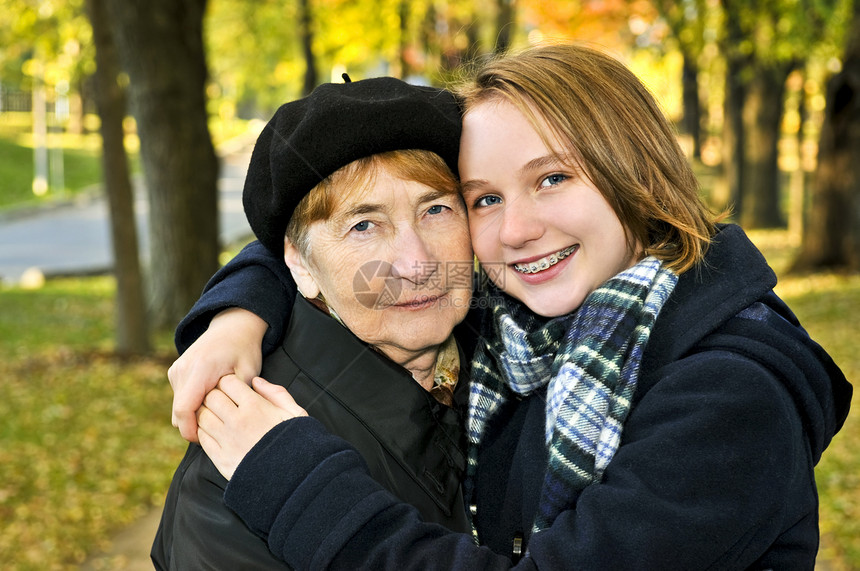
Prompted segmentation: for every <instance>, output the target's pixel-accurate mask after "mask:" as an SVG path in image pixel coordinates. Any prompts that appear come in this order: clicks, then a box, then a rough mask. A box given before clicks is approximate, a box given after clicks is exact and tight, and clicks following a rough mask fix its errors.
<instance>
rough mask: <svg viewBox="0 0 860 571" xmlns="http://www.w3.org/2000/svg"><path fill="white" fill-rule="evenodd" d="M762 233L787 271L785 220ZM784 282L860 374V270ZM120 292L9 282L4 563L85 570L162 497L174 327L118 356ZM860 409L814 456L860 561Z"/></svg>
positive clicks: (0, 472) (101, 282)
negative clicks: (131, 355)
mask: <svg viewBox="0 0 860 571" xmlns="http://www.w3.org/2000/svg"><path fill="white" fill-rule="evenodd" d="M752 238H753V240H754V241H755V242H756V243H757V244H758V245H759V246H760V247H761V248H762V250H763V251H764V253H765V255H766V256H767V257H768V259H769V260H770V261H771V263H772V264H773V265H774V267H775V269H776V270H777V271H778V272H782V270H783V269H784V268H785V267H786V265H787V263H788V261H789V260H790V259H791V255H792V253H793V251H794V245H793V244H792V243H791V242H790V241H789V240H788V239H787V235H786V233H785V232H757V233H752ZM778 292H779V294H780V295H781V296H782V297H783V298H784V299H785V300H786V301H787V302H788V303H789V304H790V305H791V306H792V308H793V309H794V310H795V312H796V313H797V315H798V316H799V317H800V319H801V321H802V322H803V324H804V326H805V327H806V328H807V330H809V332H810V334H811V335H812V336H813V338H815V339H816V340H817V341H818V342H819V343H821V344H822V345H823V346H824V347H825V348H826V349H827V350H828V351H829V352H830V354H831V355H832V356H833V358H834V359H835V360H836V362H837V363H838V364H839V365H840V366H841V367H842V369H843V371H844V372H845V374H846V376H848V378H849V380H852V381H855V384H856V381H857V380H858V379H860V352H858V351H857V350H856V345H857V343H858V341H860V336H858V332H857V328H856V317H857V315H860V275H839V274H813V275H811V276H801V277H798V276H782V277H781V279H780V285H779V286H778ZM113 294H114V282H113V280H112V279H110V278H106V277H99V278H85V279H64V280H49V281H48V282H47V284H46V285H45V287H44V288H42V289H39V290H22V289H19V288H7V289H0V356H2V358H0V378H2V379H3V380H2V381H0V386H2V389H3V398H2V399H0V442H2V445H0V561H2V562H3V564H2V566H3V568H4V569H10V570H15V571H24V570H36V569H38V570H43V569H61V570H64V569H76V568H77V566H78V564H79V563H80V562H82V561H83V560H84V559H85V558H86V557H87V555H93V554H96V553H97V552H99V551H100V550H101V549H104V548H105V547H106V546H107V542H109V541H110V539H111V537H112V535H113V534H114V533H115V532H116V531H117V530H118V529H120V528H121V527H122V526H124V525H125V524H128V523H130V522H132V521H134V520H135V519H136V518H137V517H139V516H141V515H142V514H143V513H145V512H146V511H147V510H148V509H150V508H151V507H152V506H157V505H159V504H160V503H161V502H162V501H163V497H164V493H165V491H166V489H167V486H168V484H169V481H170V478H171V476H172V474H173V471H174V469H175V467H176V465H177V464H178V462H179V460H180V458H181V455H182V453H183V451H184V449H185V443H184V442H183V441H182V440H181V438H180V437H179V435H178V433H177V432H176V430H175V429H174V428H173V427H172V426H171V425H170V405H171V398H172V393H171V390H170V387H169V384H168V382H167V378H166V370H167V366H168V365H169V363H170V362H171V361H172V358H173V350H172V346H171V341H170V338H169V335H163V336H161V337H160V338H159V339H157V340H156V341H157V343H156V344H157V347H158V355H157V356H156V357H152V358H146V359H134V360H119V359H117V358H115V357H114V356H112V355H111V352H110V351H111V348H112V347H113ZM857 401H858V398H857V397H855V404H856V403H857ZM859 419H860V411H858V410H857V408H855V409H854V410H853V412H852V413H851V415H850V416H849V418H848V421H847V422H846V424H845V427H844V428H843V430H842V431H841V432H840V434H838V435H837V436H836V438H835V439H834V440H833V443H832V445H831V447H830V448H829V449H828V450H827V451H826V452H825V454H824V458H823V459H822V461H821V463H820V464H819V466H818V468H817V469H816V475H817V479H818V485H819V493H820V498H821V529H822V548H821V552H820V555H819V559H820V560H826V561H827V563H828V567H827V568H828V569H830V570H850V569H860V449H859V448H858V447H857V446H854V445H853V443H854V442H857V441H858V439H860V420H859Z"/></svg>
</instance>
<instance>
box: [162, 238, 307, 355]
mask: <svg viewBox="0 0 860 571" xmlns="http://www.w3.org/2000/svg"><path fill="white" fill-rule="evenodd" d="M295 297H296V285H295V282H293V279H292V276H290V272H289V270H288V269H287V266H286V264H285V263H284V259H283V257H279V256H276V255H275V254H273V253H272V252H270V251H269V250H267V249H266V248H265V247H263V245H262V244H260V243H259V242H257V241H254V242H251V243H250V244H248V245H247V246H245V248H243V249H242V251H241V252H239V253H238V254H237V255H236V257H235V258H233V259H232V260H230V262H228V263H227V265H225V266H224V267H223V268H221V269H220V270H218V272H216V273H215V275H214V276H212V278H211V279H210V280H209V283H207V284H206V287H205V288H204V289H203V294H202V295H201V296H200V299H199V300H197V303H195V304H194V307H192V308H191V311H189V312H188V315H186V316H185V318H184V319H183V320H182V321H181V322H180V323H179V325H178V326H177V328H176V335H175V342H176V348H177V350H178V351H179V353H180V354H182V353H183V352H184V351H185V350H186V349H188V347H189V346H191V344H192V343H194V341H195V340H196V339H197V338H198V337H200V335H202V334H203V332H204V331H206V329H207V328H208V327H209V322H210V321H211V320H212V318H213V317H214V316H215V315H216V314H218V313H219V312H221V311H223V310H225V309H227V308H230V307H241V308H243V309H247V310H248V311H250V312H251V313H254V314H256V315H258V316H259V317H260V318H262V319H263V320H264V321H265V322H266V323H267V324H268V325H269V329H268V330H267V332H266V336H265V338H264V339H263V353H264V354H268V353H270V352H271V351H272V350H273V349H274V348H275V347H277V345H278V343H279V342H280V339H281V337H282V336H283V323H284V317H285V316H288V315H289V313H290V311H291V310H292V307H293V302H294V301H295Z"/></svg>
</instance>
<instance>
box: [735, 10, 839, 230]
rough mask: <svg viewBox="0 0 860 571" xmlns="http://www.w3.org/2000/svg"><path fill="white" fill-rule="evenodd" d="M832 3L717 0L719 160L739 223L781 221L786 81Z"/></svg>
mask: <svg viewBox="0 0 860 571" xmlns="http://www.w3.org/2000/svg"><path fill="white" fill-rule="evenodd" d="M836 4H837V0H822V1H817V2H811V1H795V0H779V1H773V2H756V3H751V2H744V1H742V0H720V5H721V6H722V9H723V16H724V21H725V24H724V35H723V41H722V51H723V54H724V55H725V58H726V106H725V114H726V117H725V129H726V130H725V134H726V135H727V137H728V144H727V145H726V148H727V151H728V152H727V153H725V156H724V161H726V162H727V163H728V164H727V168H728V172H729V178H730V180H729V181H728V182H729V186H730V187H731V195H732V197H733V199H734V200H733V201H734V210H735V214H736V216H737V218H738V220H739V221H740V222H741V224H743V225H744V226H747V227H774V226H781V225H782V224H783V217H782V214H781V210H780V205H779V203H780V184H779V169H778V154H779V153H778V145H779V139H780V128H781V124H782V118H783V110H784V101H783V100H784V96H785V84H786V79H787V78H788V76H789V74H790V73H791V72H792V71H793V70H795V69H798V68H800V67H801V66H802V65H803V64H804V62H805V60H806V58H807V57H808V55H809V53H810V48H811V46H814V45H816V44H817V43H818V42H820V41H821V39H822V38H823V37H824V35H825V34H826V33H827V31H828V30H827V24H828V22H829V21H830V18H831V16H832V14H833V11H834V8H835V6H836Z"/></svg>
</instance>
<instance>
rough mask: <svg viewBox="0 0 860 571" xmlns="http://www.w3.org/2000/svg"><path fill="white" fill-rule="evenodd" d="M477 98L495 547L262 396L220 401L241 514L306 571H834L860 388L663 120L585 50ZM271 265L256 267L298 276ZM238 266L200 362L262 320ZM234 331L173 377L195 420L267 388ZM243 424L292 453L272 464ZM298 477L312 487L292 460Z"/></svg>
mask: <svg viewBox="0 0 860 571" xmlns="http://www.w3.org/2000/svg"><path fill="white" fill-rule="evenodd" d="M460 94H461V97H462V100H463V108H464V119H463V134H462V139H461V146H460V162H459V167H460V173H459V174H460V177H461V181H462V185H463V196H464V199H465V201H466V206H467V208H468V212H469V224H470V231H471V236H472V244H473V247H474V251H475V254H476V256H477V257H478V259H479V261H480V262H481V264H482V266H483V267H484V268H485V270H486V275H487V276H488V277H489V279H490V280H491V282H492V286H491V287H488V288H485V289H483V291H478V292H476V296H477V299H478V305H479V306H481V307H486V306H488V307H490V308H491V309H490V310H489V311H486V312H485V315H484V320H483V329H482V330H481V332H480V335H481V339H480V340H479V343H478V349H477V350H476V353H475V355H474V357H473V362H472V367H473V371H472V380H471V397H470V403H469V421H468V426H467V430H468V434H469V439H470V458H469V466H468V478H467V482H466V496H467V500H468V503H469V504H470V511H471V515H472V523H473V527H474V531H475V533H474V537H472V536H469V535H465V534H457V533H453V532H448V531H446V530H444V529H442V528H441V527H439V526H436V525H433V524H428V523H424V522H422V521H421V520H420V518H419V517H418V515H417V513H416V512H415V510H414V509H412V508H410V507H409V506H407V505H405V504H403V503H401V502H398V501H397V500H396V499H395V498H394V497H393V496H391V495H389V494H387V493H385V492H384V490H382V489H381V488H380V487H379V486H378V485H377V484H375V483H374V482H373V480H372V479H371V478H370V477H369V476H368V475H367V473H366V469H365V468H364V466H362V464H361V462H360V461H359V460H358V457H357V454H356V453H355V452H354V451H353V450H352V449H351V448H350V447H349V446H348V445H347V444H346V443H345V442H343V441H342V440H340V439H337V438H335V437H333V436H331V435H330V434H327V433H326V432H325V430H324V429H322V427H321V426H320V425H319V423H317V422H316V421H315V420H314V419H312V418H309V417H303V416H302V414H301V413H302V411H301V410H297V407H296V406H295V403H293V402H292V400H291V398H290V396H289V395H288V394H287V393H286V392H285V391H282V390H278V389H276V388H273V387H270V386H267V385H266V384H265V383H264V382H261V381H259V380H257V381H255V387H257V388H258V390H259V391H260V392H261V393H262V395H263V396H259V395H256V394H254V393H253V391H252V390H251V389H250V388H248V387H245V386H244V385H241V384H239V385H238V386H237V385H236V384H231V385H230V386H229V387H227V386H224V387H222V389H223V392H225V393H226V394H227V396H229V397H231V399H232V402H230V401H227V399H223V398H219V399H211V400H210V399H209V398H208V397H207V400H206V401H205V402H204V406H203V407H202V408H201V413H200V414H199V419H200V423H201V428H202V429H204V430H205V433H206V434H210V435H212V436H213V438H214V441H212V442H209V443H208V444H207V443H206V442H204V443H203V445H204V448H205V449H206V450H207V452H210V454H211V455H212V456H213V461H214V462H215V464H216V466H217V465H219V463H223V464H224V465H225V466H230V465H235V462H236V461H238V458H242V457H244V459H243V460H241V463H240V464H239V466H238V468H237V469H236V471H235V473H233V475H232V479H231V481H230V483H229V485H228V487H227V490H226V492H225V501H226V503H227V504H228V506H229V507H231V508H232V509H233V510H234V511H235V512H236V513H237V514H238V515H239V516H240V517H242V518H243V519H244V520H245V522H246V523H247V524H248V525H249V526H250V527H251V528H252V529H254V530H255V531H257V533H260V534H262V535H264V536H265V537H267V540H268V543H269V548H270V549H271V550H272V552H273V553H274V554H275V555H276V556H279V557H281V558H283V559H284V560H285V561H286V562H287V563H288V564H290V565H291V566H293V567H296V568H322V567H336V568H347V567H349V568H374V569H376V568H391V569H395V568H396V569H401V568H404V567H407V566H409V567H414V568H439V569H461V568H467V567H469V568H475V569H478V568H480V569H483V568H507V567H509V566H511V565H516V566H517V567H522V568H529V569H535V568H542V569H559V568H577V569H583V568H594V569H616V568H617V569H629V568H637V569H682V568H683V569H687V568H713V569H746V568H757V569H768V568H772V569H811V568H812V567H813V565H814V561H815V555H816V552H817V548H818V522H817V514H818V502H817V495H816V487H815V481H814V475H813V467H814V466H815V464H816V463H817V462H818V460H819V458H820V456H821V453H822V452H823V450H824V449H825V448H826V446H827V445H828V443H829V442H830V439H831V438H832V436H833V435H834V433H835V432H836V431H837V430H838V429H839V428H840V426H841V424H842V422H843V421H844V419H845V416H846V415H847V413H848V406H849V403H850V396H851V386H850V385H849V384H848V383H847V381H846V380H845V378H844V376H843V375H842V373H841V371H839V369H838V367H836V365H835V364H834V363H833V362H832V360H831V359H830V358H829V357H828V356H827V354H826V353H825V352H824V351H823V350H822V349H821V347H820V346H818V345H817V344H816V343H815V342H813V341H812V340H810V339H809V337H808V336H807V334H806V333H805V331H804V330H803V329H802V328H801V326H800V325H799V323H798V322H797V319H796V318H795V316H794V315H793V314H792V313H791V311H790V310H789V309H788V307H786V306H785V304H784V303H783V302H782V301H781V300H780V299H779V298H777V296H776V295H775V294H774V293H773V287H774V285H775V284H776V278H775V276H774V274H773V272H772V271H771V269H770V268H769V267H768V266H767V264H766V262H765V261H764V259H763V258H762V256H761V254H760V253H759V252H758V251H757V250H756V249H755V247H754V246H753V245H752V244H751V243H750V242H749V241H748V240H747V238H746V237H745V236H744V234H743V232H742V231H741V230H740V229H739V228H738V227H736V226H731V225H728V226H724V225H715V224H714V222H713V220H712V218H711V216H710V215H709V214H708V213H707V210H706V208H705V207H704V206H703V205H702V204H701V202H700V201H699V199H698V196H697V184H696V181H695V178H694V176H693V174H692V173H691V170H690V168H689V166H688V164H687V162H686V160H685V157H684V155H683V154H682V152H681V150H680V148H679V146H678V144H677V143H676V140H675V137H674V134H673V131H672V129H671V127H670V125H669V124H668V123H667V121H666V119H665V118H664V117H663V115H662V114H661V113H660V111H659V108H658V106H657V105H656V103H655V102H654V100H653V98H652V96H651V95H650V94H649V93H648V91H647V90H646V89H645V88H644V86H643V85H642V84H641V83H640V82H639V81H638V80H637V79H636V78H635V76H634V75H633V74H632V73H631V72H630V71H629V70H627V69H626V68H625V67H624V66H623V65H621V64H619V63H618V62H617V61H615V60H614V59H612V58H610V57H607V56H606V55H603V54H601V53H599V52H597V51H594V50H591V49H588V48H584V47H578V46H569V45H568V46H546V47H540V48H535V49H532V50H529V51H526V52H523V53H521V54H518V55H513V56H508V57H503V58H501V59H499V60H496V61H494V62H491V63H489V64H488V65H487V66H486V67H485V68H484V69H483V70H481V72H480V73H479V74H478V75H477V77H476V78H475V80H474V82H473V83H472V84H471V85H470V86H468V87H467V88H464V89H463V90H461V92H460ZM254 252H255V250H254V249H253V248H252V249H251V250H250V252H249V253H248V252H246V254H245V255H244V256H243V259H244V261H245V263H249V261H250V263H251V264H252V265H254V267H256V268H258V269H259V266H268V267H271V268H272V271H273V272H277V271H278V270H277V268H276V267H275V264H274V263H272V262H271V261H268V260H267V258H266V256H265V255H264V254H260V253H257V254H255V253H254ZM234 267H235V268H238V271H234V272H232V273H231V272H230V271H229V270H228V271H227V272H225V273H224V274H222V279H221V281H220V282H219V287H221V290H220V291H221V292H222V293H221V294H220V295H219V296H215V297H216V298H215V299H210V300H209V301H207V300H206V298H205V296H204V299H203V300H202V301H201V303H200V304H198V306H196V307H195V310H194V311H193V312H192V314H191V315H190V316H189V318H187V320H186V322H185V326H184V328H180V332H179V333H178V340H179V341H180V343H179V344H180V345H182V344H183V343H182V340H183V339H184V337H183V332H186V331H190V329H189V327H196V328H197V330H199V325H200V320H201V319H202V320H203V321H204V322H205V319H206V316H207V315H211V314H212V313H213V312H214V311H217V310H218V309H221V308H224V307H227V306H235V305H240V306H241V305H243V302H242V301H241V297H242V296H241V289H240V288H239V287H236V286H238V285H239V284H243V283H244V282H246V281H247V280H246V279H245V277H243V276H244V275H245V274H244V272H245V270H243V269H242V267H243V266H242V265H241V264H239V263H237V264H236V265H234ZM260 273H265V272H260ZM255 280H256V278H255ZM272 281H273V283H272V285H271V286H270V287H272V288H273V289H274V288H277V287H278V286H277V284H278V283H279V280H278V279H277V278H275V279H273V280H272ZM256 283H257V285H256V289H257V290H258V291H259V287H260V286H259V280H257V282H256ZM255 303H257V304H258V305H260V302H259V300H256V301H255ZM245 305H247V304H245ZM262 305H265V304H262ZM275 305H276V304H275ZM255 309H256V310H258V312H259V313H261V314H263V317H264V318H265V317H267V315H266V312H268V311H272V314H273V315H278V314H279V313H278V312H283V310H284V308H283V307H278V308H276V309H274V310H273V309H272V308H260V307H255ZM234 319H236V320H238V319H258V318H256V317H254V318H247V317H242V318H236V317H235V314H234ZM266 320H267V321H268V323H270V324H272V323H276V322H277V319H274V318H272V319H266ZM223 323H224V322H223V321H221V322H220V323H217V324H215V325H214V326H213V327H214V329H211V330H210V331H208V332H207V333H206V334H205V335H206V336H207V337H206V341H205V342H204V343H203V344H202V345H200V346H195V348H194V350H193V351H192V352H190V353H187V354H186V355H187V356H186V357H183V359H182V360H180V362H179V363H178V364H177V365H175V366H174V367H173V368H172V370H171V373H170V376H171V382H172V383H174V387H175V388H177V387H179V388H177V391H178V392H177V394H178V395H179V394H180V393H181V394H182V395H183V397H182V398H184V399H185V400H186V403H185V405H183V406H184V407H185V408H186V409H188V408H191V407H196V406H197V403H194V402H191V401H193V400H194V399H193V398H189V397H188V396H187V395H190V394H193V393H194V391H192V390H189V389H187V388H185V387H187V386H188V385H189V384H190V385H194V386H195V387H196V388H195V390H196V391H199V393H200V394H202V392H204V388H203V387H204V385H208V386H209V387H211V386H212V385H213V384H214V381H212V380H207V381H206V382H205V383H204V382H201V381H200V377H199V372H198V373H191V374H189V373H188V371H189V370H192V366H191V365H190V364H192V363H193V364H194V366H195V367H197V370H198V371H200V370H204V371H207V373H206V376H209V377H210V378H215V379H217V378H218V377H220V376H221V375H222V374H226V373H229V372H233V370H234V369H235V368H238V367H242V368H244V369H245V370H247V369H248V368H250V369H253V361H254V359H255V358H256V357H254V359H250V362H251V365H250V366H249V365H247V363H248V362H249V359H248V358H247V357H244V356H237V355H236V354H235V351H231V352H229V353H231V354H227V355H225V356H223V357H218V358H212V357H206V358H205V359H204V362H205V363H206V364H205V365H203V366H202V367H201V366H200V365H199V364H198V363H199V359H198V358H197V357H199V356H200V355H204V356H205V355H209V354H210V353H211V352H212V349H211V348H212V347H213V346H218V347H221V346H222V344H224V340H226V339H227V338H228V337H229V334H228V333H226V328H225V326H224V325H223ZM189 324H191V325H189ZM204 325H205V323H204ZM269 334H270V335H271V336H275V337H277V335H279V332H278V331H270V333H269ZM257 339H259V337H257ZM207 347H209V349H207ZM222 389H216V390H222ZM264 397H267V398H264ZM225 401H227V402H230V405H229V406H225V405H224V402H225ZM198 402H199V401H198ZM210 402H211V403H213V404H214V403H216V402H217V403H218V405H217V407H216V408H217V410H215V409H212V408H211V407H209V404H210ZM233 403H241V404H240V405H234V404H233ZM180 404H181V403H180ZM180 408H181V407H180ZM192 409H193V408H192ZM180 412H182V411H181V410H180ZM242 414H254V415H260V416H263V417H266V418H270V420H271V422H270V425H271V426H273V427H274V428H273V429H272V430H270V431H269V432H268V433H267V434H266V435H265V436H264V437H263V438H262V439H261V440H259V442H257V439H258V437H257V436H256V435H254V436H253V437H248V436H247V435H245V434H243V432H242V431H241V430H240V429H237V428H239V427H237V422H239V421H238V420H237V419H239V418H241V416H242ZM293 417H298V418H293ZM283 418H290V420H288V421H286V422H281V421H282V419H283ZM186 432H187V430H186ZM252 447H253V448H252ZM273 448H277V449H278V454H277V455H275V454H270V453H268V451H270V450H272V449H273ZM249 450H250V452H248V451H249ZM246 452H248V453H247V455H246ZM285 455H286V456H287V457H290V458H292V459H294V462H293V463H291V465H290V466H289V468H288V469H286V468H285V467H284V466H278V465H277V464H276V461H275V460H273V458H276V457H280V458H283V457H284V456H285ZM322 506H325V510H324V512H322V511H320V510H321V508H322ZM476 543H477V545H476Z"/></svg>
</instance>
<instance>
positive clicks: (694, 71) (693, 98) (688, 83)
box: [681, 53, 702, 159]
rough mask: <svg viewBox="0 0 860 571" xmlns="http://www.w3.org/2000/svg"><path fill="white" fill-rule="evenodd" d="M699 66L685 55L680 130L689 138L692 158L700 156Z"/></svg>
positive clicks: (692, 58)
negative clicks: (682, 114)
mask: <svg viewBox="0 0 860 571" xmlns="http://www.w3.org/2000/svg"><path fill="white" fill-rule="evenodd" d="M698 68H699V66H698V65H697V64H696V60H695V58H694V57H693V56H692V55H690V54H687V53H685V54H684V66H683V72H682V79H681V82H682V86H683V87H682V89H683V102H684V118H683V121H682V130H683V132H684V133H685V134H687V135H689V136H690V140H691V142H692V153H693V157H694V158H697V159H698V158H700V157H701V156H702V128H701V116H702V107H701V103H700V101H699V69H698Z"/></svg>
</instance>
